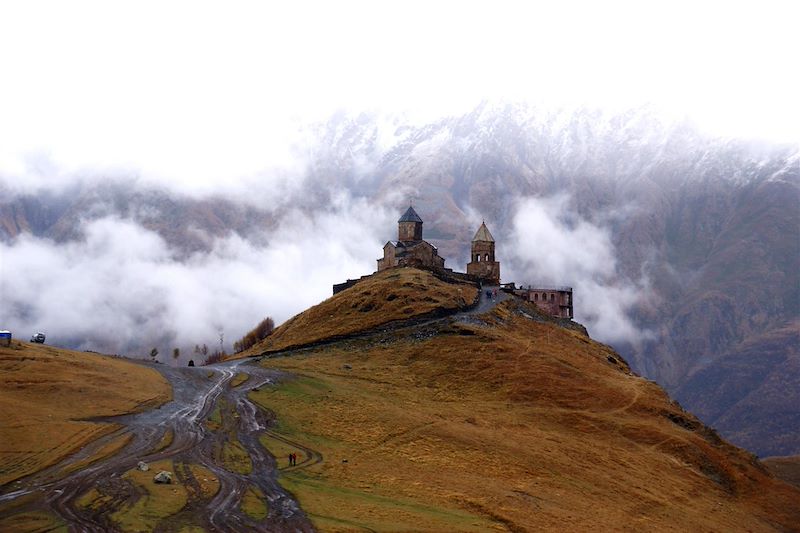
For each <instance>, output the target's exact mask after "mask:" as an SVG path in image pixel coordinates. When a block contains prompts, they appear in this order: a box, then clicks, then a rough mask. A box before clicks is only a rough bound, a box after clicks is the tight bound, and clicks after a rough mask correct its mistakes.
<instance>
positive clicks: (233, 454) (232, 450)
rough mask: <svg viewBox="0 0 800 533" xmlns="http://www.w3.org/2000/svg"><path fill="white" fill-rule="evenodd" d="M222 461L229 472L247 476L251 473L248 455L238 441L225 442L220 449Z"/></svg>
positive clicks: (251, 464)
mask: <svg viewBox="0 0 800 533" xmlns="http://www.w3.org/2000/svg"><path fill="white" fill-rule="evenodd" d="M222 461H223V463H224V464H225V467H226V468H227V469H228V470H230V471H231V472H237V473H239V474H249V473H250V472H252V471H253V462H252V461H251V460H250V455H249V454H248V453H247V451H246V450H245V449H244V448H242V445H241V444H239V442H238V441H232V442H226V443H225V445H224V446H223V448H222Z"/></svg>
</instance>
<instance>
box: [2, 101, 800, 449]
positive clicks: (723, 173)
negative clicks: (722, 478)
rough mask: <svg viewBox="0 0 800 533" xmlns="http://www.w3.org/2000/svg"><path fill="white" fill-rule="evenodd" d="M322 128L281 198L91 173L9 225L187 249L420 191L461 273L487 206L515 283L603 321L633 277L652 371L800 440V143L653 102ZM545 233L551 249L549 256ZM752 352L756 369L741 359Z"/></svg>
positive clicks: (688, 400) (746, 437) (360, 117)
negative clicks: (110, 218) (699, 121)
mask: <svg viewBox="0 0 800 533" xmlns="http://www.w3.org/2000/svg"><path fill="white" fill-rule="evenodd" d="M309 135H310V137H311V138H312V139H313V141H312V142H311V143H310V146H311V148H310V149H309V150H308V161H307V168H308V171H307V174H306V175H305V176H303V180H304V181H303V186H302V187H299V188H297V189H296V190H295V189H292V190H287V192H286V194H285V196H284V197H283V198H282V200H281V202H276V203H274V204H268V203H263V204H261V205H260V206H259V207H253V206H252V203H250V204H243V203H241V202H237V201H235V200H230V199H224V198H218V199H194V198H188V197H181V196H179V195H176V194H174V193H169V192H167V191H154V190H141V189H140V188H138V187H136V186H133V185H129V186H120V185H113V186H111V185H108V186H103V187H99V188H98V187H94V186H91V185H89V184H87V185H84V186H83V187H79V188H78V189H77V190H74V191H72V190H71V191H66V192H64V193H58V194H55V193H54V194H49V195H48V194H45V195H42V196H31V197H24V198H23V197H13V196H11V197H6V199H4V200H3V202H2V205H0V228H2V229H3V232H2V238H3V239H9V238H11V237H12V236H13V235H15V234H17V233H19V232H20V231H30V232H33V233H35V234H40V235H46V236H49V237H52V238H54V239H56V240H59V241H61V242H64V241H67V240H69V239H71V238H75V237H77V236H78V235H77V234H76V232H77V230H76V228H77V227H78V225H79V223H80V221H81V220H85V219H87V218H91V217H97V216H100V215H101V214H103V213H117V214H119V215H120V216H123V217H130V218H132V219H134V220H136V221H138V222H139V223H140V224H142V225H143V226H145V227H148V228H151V229H153V230H155V231H158V232H159V233H160V234H161V235H162V236H164V238H165V239H167V241H168V242H169V243H170V245H171V246H173V247H174V249H175V250H177V253H178V255H180V254H181V253H182V254H184V255H185V254H186V253H187V252H191V251H193V250H197V249H203V248H204V247H206V248H208V247H209V246H211V242H212V241H213V238H214V237H215V236H220V235H227V234H236V235H239V236H242V237H243V238H245V239H251V240H253V241H254V242H257V243H258V245H263V246H267V245H268V243H266V242H265V241H264V237H263V233H262V230H264V229H267V230H268V229H269V228H271V227H274V224H275V220H278V219H280V218H281V217H282V216H283V214H284V213H285V212H286V210H287V209H289V208H291V209H300V210H303V211H305V212H307V213H310V214H311V215H312V216H314V215H315V214H317V213H324V212H325V210H326V209H327V206H328V205H329V203H330V201H331V198H332V197H333V196H334V195H335V194H337V191H343V190H344V191H348V192H349V194H351V195H353V196H355V197H359V198H366V199H368V201H369V202H370V203H373V204H375V205H389V206H391V207H392V208H393V209H400V206H401V205H405V204H407V203H408V201H409V200H412V199H413V201H414V204H415V206H416V208H417V210H418V211H419V212H420V213H423V218H424V219H425V228H426V229H425V231H426V233H425V236H426V239H428V240H430V241H431V242H433V243H434V244H436V245H437V246H438V247H439V249H440V252H441V255H443V256H445V257H446V258H447V259H448V266H452V267H456V268H459V267H463V264H464V263H465V262H466V257H467V251H468V245H469V243H468V241H469V238H470V237H471V235H472V233H474V229H475V227H476V224H479V223H480V219H481V218H485V219H486V221H487V223H488V224H489V226H490V227H491V230H492V233H493V235H494V236H495V238H496V239H497V241H498V259H499V260H500V261H501V264H502V272H503V273H504V281H516V282H518V283H530V282H544V283H556V284H566V285H573V286H574V287H575V290H576V314H577V317H578V318H579V319H581V320H584V321H585V322H586V323H587V324H590V325H591V324H592V323H595V322H598V321H599V320H600V319H601V318H602V317H601V315H602V313H603V308H602V305H598V303H597V302H596V301H595V302H587V298H588V297H587V294H588V286H589V285H593V284H597V283H600V284H605V285H606V286H612V287H622V286H624V287H627V288H628V289H630V290H629V292H634V293H636V295H635V296H631V297H630V300H631V302H630V304H629V305H628V306H627V307H626V308H625V319H626V320H630V321H631V322H632V324H633V328H629V329H635V330H636V331H635V333H634V334H631V332H630V331H629V332H628V333H626V334H625V335H618V336H617V338H614V339H607V340H613V343H614V345H615V347H617V348H618V349H619V350H621V351H622V352H623V353H624V355H625V356H626V357H627V358H628V359H629V360H630V361H631V364H632V366H633V367H634V368H635V369H636V370H637V371H639V372H641V373H643V374H644V375H646V376H648V377H650V378H652V379H655V380H657V381H658V382H659V383H661V384H663V385H664V386H665V387H667V389H668V390H669V391H670V392H671V393H673V394H674V395H675V397H676V398H677V399H678V400H679V401H681V402H683V403H685V404H686V406H687V407H689V408H690V409H693V410H696V411H697V412H698V413H699V414H700V415H701V416H702V417H703V419H704V420H705V421H706V422H707V423H709V424H712V425H714V426H716V427H719V428H720V430H721V431H722V432H723V434H725V435H727V436H729V437H730V438H732V439H733V440H734V441H735V442H737V443H739V444H742V445H745V446H747V447H748V448H749V449H751V450H753V451H755V452H757V453H758V454H759V455H762V456H765V455H776V454H779V455H787V454H793V453H798V452H800V447H799V446H800V443H798V441H797V438H796V435H798V434H800V426H799V425H798V424H800V422H798V420H797V418H796V415H795V414H794V412H793V411H792V410H790V409H789V410H787V409H786V408H785V405H789V404H791V402H793V401H794V395H795V394H796V391H797V390H798V389H800V386H798V385H799V384H800V369H798V366H797V363H796V353H795V351H793V348H792V347H793V346H796V343H795V344H793V343H794V340H793V339H796V335H797V332H798V326H797V324H798V318H800V240H798V239H797V234H798V232H799V231H800V210H798V209H797V206H798V205H800V155H799V154H800V152H798V148H797V147H796V146H775V145H767V144H763V143H757V142H747V141H740V140H731V139H719V138H711V137H708V136H704V135H702V134H701V133H699V132H698V131H697V130H696V129H695V128H694V127H693V126H692V125H691V124H689V123H687V122H682V121H666V120H664V119H663V118H661V117H660V116H659V115H658V114H656V113H655V112H653V111H652V110H650V109H646V108H645V109H636V110H631V111H627V112H620V113H603V112H600V111H596V110H593V109H583V108H577V109H562V110H558V111H552V110H542V109H537V108H532V107H529V106H525V105H517V104H490V103H484V104H482V105H481V106H479V107H477V108H476V109H474V110H473V111H472V112H470V113H467V114H465V115H462V116H454V117H449V118H444V119H440V120H437V121H433V122H430V123H413V122H410V121H408V120H406V119H405V118H404V117H402V116H383V115H379V114H370V113H363V114H356V115H349V114H345V113H342V114H340V115H337V116H335V117H333V118H332V119H331V120H330V121H329V122H327V123H323V124H319V125H317V126H315V127H314V128H312V129H310V131H309ZM526 198H536V199H539V200H541V202H542V203H541V204H537V205H545V206H546V205H555V206H557V208H558V210H559V212H558V214H557V217H558V220H556V222H557V224H558V225H559V227H560V228H562V229H564V231H567V232H569V231H574V230H575V229H576V228H581V227H584V226H586V225H588V226H590V227H592V228H596V229H598V231H599V232H600V233H597V232H595V233H594V234H591V235H597V234H602V232H607V233H608V235H609V240H610V246H611V248H610V249H608V250H606V252H608V255H609V257H611V258H613V261H614V262H615V263H614V264H613V265H610V266H608V268H606V269H601V270H595V271H592V272H590V274H588V275H581V274H580V273H578V272H575V271H573V270H572V268H573V267H574V265H575V261H574V260H573V261H571V262H570V261H569V260H568V259H569V255H570V254H573V253H574V252H575V251H576V250H574V249H567V248H565V249H559V242H558V241H557V240H555V241H547V242H544V241H541V242H533V241H532V240H531V238H530V237H527V236H528V235H529V234H531V233H533V232H531V231H530V229H531V228H530V227H525V226H524V225H522V224H521V223H520V213H521V212H522V211H524V210H525V209H526V208H529V207H528V204H526V203H524V202H523V201H522V200H523V199H526ZM255 228H257V231H256V230H255ZM391 235H392V232H391V229H389V230H387V237H386V238H390V237H391ZM537 235H539V237H537V239H539V238H541V237H542V236H541V235H540V234H537ZM576 235H580V234H579V233H576ZM583 244H591V243H583ZM539 246H546V247H547V250H542V252H541V253H538V252H537V250H538V247H539ZM578 246H582V244H578ZM377 254H378V250H376V251H375V256H377ZM525 254H527V256H525ZM537 255H540V256H543V255H552V256H556V257H557V258H559V260H558V261H549V262H548V261H539V260H538V259H537V257H536V256H537ZM532 257H533V259H532ZM368 259H371V258H368ZM565 265H566V266H565ZM598 272H600V273H599V274H598ZM365 273H366V272H365ZM512 275H513V276H514V277H513V279H512V278H511V277H510V276H512ZM590 303H591V304H592V309H591V311H590V309H589V304H590ZM590 313H591V314H590ZM765 354H770V355H765ZM740 362H744V363H746V365H747V366H748V367H752V368H757V369H758V371H756V372H742V371H741V369H742V368H743V367H742V364H740ZM768 376H781V379H780V380H776V379H770V378H769V377H768ZM734 382H735V383H736V384H737V386H736V387H732V386H726V385H725V384H726V383H727V384H730V383H734ZM754 409H755V410H756V411H757V412H758V413H770V420H771V422H770V423H769V424H767V423H766V422H765V417H763V416H754V415H753V414H747V413H753V410H754Z"/></svg>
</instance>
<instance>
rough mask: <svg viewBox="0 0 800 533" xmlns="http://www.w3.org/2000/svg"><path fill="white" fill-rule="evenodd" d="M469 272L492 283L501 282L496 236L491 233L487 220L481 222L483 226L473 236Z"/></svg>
mask: <svg viewBox="0 0 800 533" xmlns="http://www.w3.org/2000/svg"><path fill="white" fill-rule="evenodd" d="M467 274H470V275H472V276H476V277H478V278H480V279H481V280H482V281H483V282H485V283H487V284H490V285H499V284H500V263H499V262H497V261H495V258H494V237H492V234H491V233H489V228H487V227H486V222H482V223H481V227H480V228H478V231H477V232H476V233H475V236H474V237H473V238H472V246H471V253H470V261H469V263H467Z"/></svg>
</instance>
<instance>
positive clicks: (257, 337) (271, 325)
mask: <svg viewBox="0 0 800 533" xmlns="http://www.w3.org/2000/svg"><path fill="white" fill-rule="evenodd" d="M274 329H275V322H274V321H273V320H272V317H267V318H265V319H264V320H262V321H261V322H259V323H258V325H257V326H256V327H255V328H253V329H252V331H250V332H248V333H247V334H246V335H245V336H244V337H242V338H241V339H239V340H238V341H236V342H234V343H233V351H234V352H236V353H238V352H243V351H244V350H247V349H248V348H250V347H252V346H255V345H256V344H257V343H258V342H260V341H262V340H264V339H266V338H267V337H268V336H269V335H270V334H271V333H272V331H273V330H274Z"/></svg>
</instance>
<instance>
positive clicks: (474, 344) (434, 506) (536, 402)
mask: <svg viewBox="0 0 800 533" xmlns="http://www.w3.org/2000/svg"><path fill="white" fill-rule="evenodd" d="M404 290H408V289H404V288H403V287H393V288H392V291H393V292H400V291H404ZM414 291H415V292H419V291H420V289H419V288H415V289H414ZM341 294H342V295H343V298H347V300H348V301H350V302H352V303H355V302H357V301H360V300H361V299H363V298H364V297H365V295H364V294H363V293H362V292H361V289H360V286H359V285H356V286H355V287H353V288H352V289H350V290H348V291H345V292H344V293H341ZM300 316H302V315H300ZM278 355H284V356H285V357H279V356H272V357H270V358H267V359H264V360H263V361H262V365H264V366H267V367H270V368H278V369H282V370H286V371H290V372H292V373H294V374H296V375H298V376H299V377H298V378H296V379H291V378H290V379H287V380H286V381H284V382H283V384H282V385H281V386H280V387H279V388H278V390H277V391H276V390H273V389H269V390H267V389H262V390H260V391H256V392H253V393H251V398H253V399H254V400H256V401H257V402H259V403H260V404H262V405H263V406H264V407H266V408H267V409H270V410H272V411H274V412H275V413H276V414H277V418H278V420H279V425H278V426H277V428H275V431H274V432H273V433H271V434H270V436H268V437H266V438H265V439H264V440H265V444H267V446H270V447H271V449H273V450H274V451H275V453H276V454H277V455H278V456H279V459H280V457H281V456H284V454H285V453H290V452H291V451H292V450H295V451H298V452H299V453H300V457H301V462H300V467H293V468H289V469H286V470H285V471H284V474H283V477H282V482H283V483H284V485H285V486H287V488H289V489H290V490H291V491H292V492H293V493H294V494H295V495H296V496H297V497H298V499H299V502H300V503H301V505H302V506H303V508H304V509H305V510H306V512H307V513H308V514H309V516H310V517H311V518H312V520H314V521H315V524H316V525H317V526H318V527H319V528H320V529H321V530H323V531H349V530H353V529H362V528H363V529H372V530H386V529H393V530H409V529H413V530H416V531H441V530H443V529H449V530H458V531H462V530H463V531H467V530H473V529H477V530H481V529H483V530H485V529H487V526H486V525H481V524H482V521H488V523H489V524H490V525H491V527H496V528H497V529H503V530H508V531H533V530H541V529H546V530H565V529H568V530H586V529H596V528H600V529H608V530H611V529H642V528H646V529H647V530H651V531H662V530H663V531H667V530H676V529H677V530H684V531H689V530H725V531H744V530H749V531H772V530H774V529H792V528H794V527H796V525H797V524H798V523H800V491H798V490H797V489H795V488H793V487H791V486H789V485H787V484H785V483H783V482H781V481H778V480H776V479H775V478H773V477H772V476H771V475H770V474H769V473H768V471H767V470H766V469H765V468H764V467H763V466H762V465H761V464H760V463H759V462H758V461H757V460H756V459H755V457H754V456H752V455H751V454H749V453H747V452H745V451H743V450H741V449H738V448H736V447H734V446H732V445H730V444H728V443H727V442H725V441H724V440H722V439H721V438H719V436H718V435H717V434H716V433H715V432H714V431H713V430H711V429H709V428H708V427H706V426H704V425H703V424H702V423H701V422H700V421H699V420H698V419H697V418H695V417H694V416H693V415H691V414H690V413H687V412H686V411H684V410H683V409H681V407H680V406H679V405H678V404H676V403H675V402H673V401H671V400H670V398H669V397H668V396H667V395H666V394H665V393H664V391H663V390H662V389H661V388H660V387H659V386H658V385H656V384H655V383H653V382H651V381H648V380H645V379H643V378H640V377H637V376H636V375H635V374H633V373H632V372H631V371H630V369H629V367H628V365H627V364H626V363H625V362H624V360H622V358H621V357H620V356H619V355H618V354H616V353H615V352H614V351H613V350H612V349H611V348H610V347H608V346H605V345H603V344H599V343H597V342H595V341H593V340H591V339H590V338H589V337H588V336H586V334H585V331H584V330H582V328H580V327H579V326H577V325H572V327H569V328H565V327H562V326H561V325H559V323H557V322H555V321H553V320H550V319H549V318H547V317H544V316H541V315H540V314H539V313H538V312H537V311H536V309H535V308H534V307H533V306H531V305H530V304H527V303H524V302H522V301H520V300H517V299H513V298H512V299H509V300H507V301H505V302H502V303H499V304H498V305H497V306H496V307H494V308H493V309H492V310H490V311H489V312H487V313H485V314H481V315H477V314H471V313H457V314H455V315H452V316H450V317H444V318H441V319H439V320H435V321H428V322H425V323H424V324H419V325H411V326H408V327H401V328H398V329H389V330H385V331H378V332H372V333H369V334H366V335H356V336H353V337H350V338H346V339H343V340H339V341H338V342H332V343H329V344H325V345H323V346H317V347H310V348H307V349H296V350H290V351H287V352H283V353H282V354H278Z"/></svg>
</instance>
